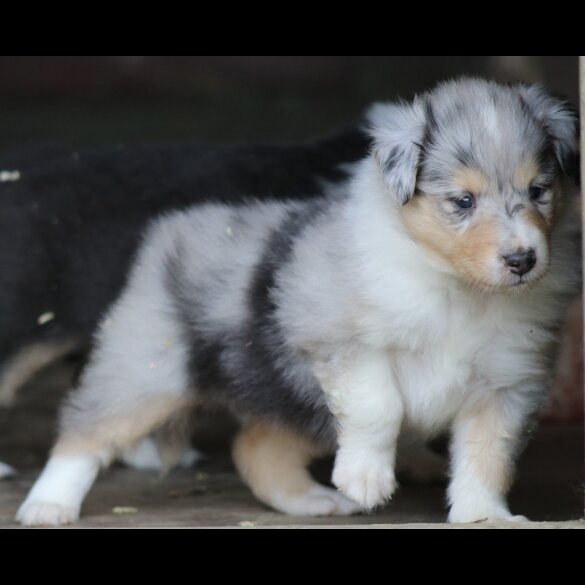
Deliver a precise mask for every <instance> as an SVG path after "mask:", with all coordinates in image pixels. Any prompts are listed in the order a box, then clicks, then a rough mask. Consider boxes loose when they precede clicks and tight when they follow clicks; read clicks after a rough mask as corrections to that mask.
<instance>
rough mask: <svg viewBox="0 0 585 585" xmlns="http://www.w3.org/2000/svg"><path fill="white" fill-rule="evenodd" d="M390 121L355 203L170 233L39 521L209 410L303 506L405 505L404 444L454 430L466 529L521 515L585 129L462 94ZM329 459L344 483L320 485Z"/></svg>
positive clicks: (161, 230)
mask: <svg viewBox="0 0 585 585" xmlns="http://www.w3.org/2000/svg"><path fill="white" fill-rule="evenodd" d="M370 122H371V136H372V138H373V147H372V152H371V155H370V156H368V157H367V158H365V159H364V160H363V161H362V162H360V163H359V164H357V165H356V167H355V168H354V169H353V172H352V177H351V179H350V180H349V181H348V183H347V185H346V187H345V189H339V188H336V189H335V191H334V192H332V193H331V194H330V195H329V196H327V197H325V198H322V199H319V200H313V201H302V202H281V203H260V202H255V201H254V200H250V201H249V202H247V203H243V204H239V205H216V204H205V205H199V206H195V207H193V208H191V209H189V210H187V211H184V212H176V213H172V214H169V215H166V216H164V217H161V218H159V219H158V220H156V221H155V222H154V223H153V224H152V225H151V226H150V228H149V229H148V230H147V232H146V233H145V234H144V241H143V244H142V247H141V249H140V252H139V255H138V257H137V259H136V262H135V264H134V266H133V268H132V270H131V273H130V275H129V278H128V283H127V286H126V288H125V289H124V291H123V292H122V294H121V295H120V297H119V298H118V300H117V301H116V302H115V304H114V305H113V306H112V307H111V309H110V310H109V312H108V315H107V316H106V318H105V319H104V320H103V322H102V324H101V327H100V329H99V332H98V333H97V335H96V339H95V349H94V351H93V354H92V356H91V360H90V363H89V365H88V367H87V368H86V370H85V372H84V374H83V376H82V379H81V381H80V383H79V385H78V387H77V388H76V389H75V390H74V391H73V392H72V394H71V396H70V398H69V400H68V402H67V404H66V405H65V407H64V408H63V410H62V413H61V427H60V434H59V439H58V441H57V444H56V446H55V448H54V450H53V453H52V456H51V459H50V461H49V463H48V464H47V466H46V468H45V470H44V471H43V473H42V475H41V477H40V478H39V480H38V481H37V483H36V484H35V485H34V487H33V488H32V490H31V492H30V494H29V495H28V497H27V499H26V501H25V502H24V503H23V505H22V506H21V508H20V510H19V512H18V516H17V517H18V519H19V520H20V521H21V522H22V523H23V524H26V525H38V524H49V525H51V524H63V523H67V522H72V521H75V520H76V519H77V518H78V517H79V512H80V508H81V504H82V501H83V498H84V496H85V494H86V493H87V491H88V490H89V489H90V487H91V485H92V483H93V481H94V479H95V477H96V476H97V474H98V470H99V468H100V467H101V466H104V465H107V464H108V463H109V462H110V461H111V460H112V458H113V457H115V456H116V455H117V454H118V453H119V452H120V451H121V450H123V449H126V448H128V447H131V446H132V445H133V444H136V443H137V442H138V441H140V440H141V439H142V438H143V437H145V436H146V435H147V434H148V433H151V432H153V431H155V430H156V429H158V428H161V427H165V428H172V425H173V424H175V423H176V424H177V425H179V426H180V425H181V424H182V421H184V420H185V418H186V416H187V415H188V413H189V412H190V411H191V409H192V408H193V407H195V406H198V405H200V404H213V405H220V406H223V407H226V408H228V409H229V410H230V411H231V412H232V413H233V414H234V415H235V416H236V417H237V418H238V419H239V421H240V422H241V424H242V431H241V434H240V436H239V437H238V438H237V439H236V442H235V445H234V460H235V462H236V465H237V467H238V469H239V471H240V473H241V475H242V477H243V478H244V480H245V481H246V482H247V483H248V484H249V485H250V488H251V489H252V491H253V492H254V494H255V495H256V496H257V497H258V498H259V499H261V500H262V501H263V502H265V503H266V504H268V505H270V506H272V507H274V508H276V509H279V510H282V511H284V512H287V513H291V514H314V515H323V514H348V513H353V512H356V511H358V510H360V509H366V510H367V509H371V508H373V507H375V506H377V505H379V504H382V503H383V502H385V501H386V500H388V499H389V498H390V497H391V496H392V495H393V493H394V490H395V488H396V481H395V474H394V468H395V459H396V450H397V443H398V440H399V438H400V439H401V440H404V441H405V442H408V440H409V438H410V437H422V438H423V439H428V438H430V437H432V436H434V435H436V434H437V433H439V432H442V431H445V430H450V431H451V434H452V441H451V470H450V475H451V481H450V486H449V490H448V496H449V505H450V512H449V520H450V521H451V522H474V521H478V520H482V519H495V518H499V519H508V520H517V519H522V517H518V516H513V515H512V513H511V512H510V511H509V509H508V506H507V503H506V497H505V495H506V492H507V490H508V488H509V486H510V483H511V480H512V475H513V468H514V463H515V460H516V457H517V454H518V452H519V450H520V448H521V446H522V443H523V440H524V435H525V430H526V428H527V425H528V423H529V420H530V417H531V415H532V413H533V412H534V411H535V409H536V408H537V407H538V405H539V404H540V403H541V401H542V400H543V397H544V396H545V394H546V390H547V387H548V384H549V379H550V374H551V367H552V356H553V355H554V347H555V344H556V342H557V337H558V328H559V325H560V321H561V318H562V315H563V311H564V309H565V307H566V305H567V299H568V297H569V296H570V295H571V294H574V292H575V290H576V289H577V287H578V285H579V253H578V242H577V229H578V228H577V227H576V223H575V220H576V216H575V213H574V211H573V209H572V206H573V203H574V201H573V200H572V198H574V197H575V187H574V185H572V183H571V181H570V180H569V178H568V177H567V173H568V172H569V169H570V167H571V164H573V163H574V159H575V156H576V120H575V118H574V117H573V115H572V113H571V112H570V110H569V109H568V108H567V107H566V106H565V105H564V104H563V103H562V102H560V101H559V100H556V99H553V98H551V97H549V96H548V95H547V94H546V93H545V92H544V91H543V90H542V89H541V88H539V87H535V86H524V85H516V86H502V85H498V84H495V83H491V82H487V81H483V80H477V79H462V80H458V81H452V82H448V83H444V84H442V85H439V86H438V87H437V88H436V89H434V90H433V91H431V92H429V93H427V94H425V95H422V96H420V97H417V98H416V99H415V100H414V101H413V102H412V103H403V104H386V105H379V106H376V107H375V108H374V109H373V110H372V112H371V115H370ZM327 453H335V454H336V459H335V467H334V471H333V483H334V484H335V485H336V486H337V487H338V488H339V491H335V490H332V489H329V488H326V487H324V486H321V485H319V484H317V483H316V482H315V481H314V480H313V479H312V478H311V477H310V476H309V474H308V472H307V470H306V467H307V466H308V464H309V463H310V461H311V460H312V458H314V457H316V456H319V455H322V454H327Z"/></svg>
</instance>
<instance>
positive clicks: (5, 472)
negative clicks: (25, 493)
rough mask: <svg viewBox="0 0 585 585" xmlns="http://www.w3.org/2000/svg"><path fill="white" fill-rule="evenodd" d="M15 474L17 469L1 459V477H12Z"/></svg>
mask: <svg viewBox="0 0 585 585" xmlns="http://www.w3.org/2000/svg"><path fill="white" fill-rule="evenodd" d="M13 475H16V469H14V467H10V465H6V463H2V462H1V461H0V479H4V478H5V477H12V476H13Z"/></svg>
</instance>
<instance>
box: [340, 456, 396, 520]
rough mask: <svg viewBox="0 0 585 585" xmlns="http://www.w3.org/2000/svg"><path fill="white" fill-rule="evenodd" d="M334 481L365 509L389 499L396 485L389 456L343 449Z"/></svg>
mask: <svg viewBox="0 0 585 585" xmlns="http://www.w3.org/2000/svg"><path fill="white" fill-rule="evenodd" d="M333 483H334V484H335V485H336V486H337V487H338V488H339V489H340V490H341V491H342V492H343V493H344V494H345V495H346V496H347V497H348V498H350V499H351V500H354V501H356V502H358V503H359V504H360V506H362V508H365V509H366V510H371V509H372V508H374V507H376V506H378V505H380V504H383V503H384V502H385V501H386V500H389V499H390V498H391V497H392V494H393V493H394V491H395V490H396V487H397V484H396V478H395V477H394V469H393V466H392V464H391V463H390V457H382V456H380V455H372V454H371V453H366V454H357V453H355V452H348V451H344V450H343V449H341V450H339V451H338V453H337V457H336V458H335V467H334V469H333Z"/></svg>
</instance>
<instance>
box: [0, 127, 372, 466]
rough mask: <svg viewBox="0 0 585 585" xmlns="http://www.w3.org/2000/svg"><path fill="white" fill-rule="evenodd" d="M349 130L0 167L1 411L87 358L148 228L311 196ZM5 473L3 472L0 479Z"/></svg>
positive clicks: (17, 161) (333, 168) (47, 158)
mask: <svg viewBox="0 0 585 585" xmlns="http://www.w3.org/2000/svg"><path fill="white" fill-rule="evenodd" d="M367 148H368V140H367V138H366V135H365V133H362V132H361V131H360V130H357V129H353V128H352V129H348V130H346V131H343V132H340V133H339V134H336V135H334V136H332V137H329V138H325V139H323V140H320V141H315V142H307V143H300V144H297V145H292V146H258V145H256V146H251V145H241V146H211V145H203V144H191V145H148V146H147V145H140V146H127V147H124V146H117V147H104V148H100V149H95V150H88V151H81V152H61V153H52V154H51V153H49V154H47V153H37V154H33V155H28V156H20V157H12V158H10V157H4V158H3V159H2V160H0V171H2V172H1V173H0V202H1V206H2V213H1V214H0V280H1V286H0V298H1V303H2V306H3V308H4V309H3V311H2V312H1V313H0V405H3V406H8V405H10V404H11V403H12V401H13V399H14V397H15V393H16V391H17V390H18V388H19V387H21V386H22V385H23V384H25V383H26V382H27V381H28V380H30V379H31V378H32V377H33V376H34V375H35V374H36V373H37V372H39V371H40V370H41V369H42V368H43V367H45V366H47V365H48V364H50V363H51V362H53V361H55V360H57V359H60V358H63V357H64V356H66V355H68V354H71V353H74V352H84V351H85V350H86V349H87V348H88V346H89V344H90V342H91V335H92V333H93V331H94V329H95V327H96V324H97V322H98V320H99V318H100V316H101V315H102V313H103V311H104V310H105V308H106V307H107V306H108V305H109V304H110V303H111V302H112V301H113V300H114V299H115V298H116V297H117V296H118V294H119V291H120V290H121V288H122V286H123V284H124V282H125V279H126V276H127V273H128V267H129V266H130V263H131V261H132V258H133V256H134V253H135V251H136V249H137V246H138V244H139V241H140V234H141V233H142V232H143V230H144V227H145V226H146V224H147V222H148V221H149V220H150V219H152V218H153V217H155V216H157V215H159V214H160V213H162V212H169V211H173V210H177V209H181V208H184V207H186V206H188V205H190V204H193V203H195V202H201V201H206V200H211V199H213V200H214V201H220V202H228V201H237V200H240V199H242V198H244V197H246V196H249V195H250V194H252V193H253V194H254V196H255V197H256V198H265V199H284V198H289V197H295V198H304V197H315V196H317V195H319V194H320V193H321V192H322V191H323V188H324V185H325V184H328V183H331V182H335V181H339V180H342V179H344V178H345V176H346V173H345V172H344V170H343V165H344V164H347V163H351V162H354V161H357V160H358V159H360V158H361V157H363V155H364V154H365V153H366V152H367ZM10 472H11V469H10V468H9V467H8V466H0V477H2V476H3V475H8V474H9V473H10Z"/></svg>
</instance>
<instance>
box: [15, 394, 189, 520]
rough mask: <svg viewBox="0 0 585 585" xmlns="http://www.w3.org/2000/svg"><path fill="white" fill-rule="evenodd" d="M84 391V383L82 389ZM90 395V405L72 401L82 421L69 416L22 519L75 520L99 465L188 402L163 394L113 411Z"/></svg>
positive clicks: (125, 404)
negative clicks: (105, 413) (83, 407)
mask: <svg viewBox="0 0 585 585" xmlns="http://www.w3.org/2000/svg"><path fill="white" fill-rule="evenodd" d="M84 392H87V391H86V388H84V387H82V388H81V389H80V391H78V394H79V393H84ZM92 394H93V396H92V397H91V401H88V402H87V404H91V409H88V410H86V411H82V412H80V411H79V410H77V409H78V408H79V405H80V403H81V401H79V400H78V401H76V402H77V404H76V405H70V407H71V408H74V409H76V412H75V414H74V415H73V416H72V418H75V419H77V420H80V419H81V420H82V421H83V425H81V424H80V425H79V426H77V425H75V424H69V423H68V421H67V418H66V419H65V424H64V428H63V430H62V431H61V434H60V437H59V439H58V441H57V444H56V445H55V447H54V448H53V451H52V454H51V458H50V459H49V462H48V463H47V465H46V466H45V469H44V470H43V472H42V474H41V476H40V477H39V479H38V480H37V481H36V483H35V484H34V486H33V488H32V490H31V491H30V493H29V495H28V497H27V498H26V500H25V502H24V503H23V504H22V506H21V507H20V509H19V511H18V514H17V520H18V521H19V522H21V523H22V524H25V525H28V526H34V525H60V524H68V523H70V522H74V521H75V520H77V519H78V518H79V511H80V508H81V504H82V502H83V499H84V498H85V496H86V494H87V492H88V491H89V489H90V488H91V486H92V485H93V482H94V481H95V479H96V477H97V474H98V471H99V469H100V467H102V466H105V465H107V464H108V463H109V462H110V461H111V460H112V458H113V457H114V456H115V455H116V454H117V453H118V452H120V451H121V450H123V449H125V448H128V447H129V446H130V445H132V444H135V443H136V442H137V441H139V440H140V439H141V438H143V437H144V436H146V435H147V434H149V433H150V432H152V431H153V429H155V428H157V427H159V426H160V425H162V424H165V423H167V422H168V421H169V420H171V419H172V418H173V417H175V416H176V415H177V414H179V413H180V414H182V412H183V411H184V410H185V409H186V408H189V406H190V401H189V400H188V398H187V397H186V396H172V395H167V396H164V395H159V396H153V397H149V398H146V397H142V400H141V402H138V403H136V402H135V403H134V404H131V401H125V402H124V403H123V404H121V405H120V404H118V405H116V406H117V409H118V411H117V413H115V414H114V413H113V412H112V411H111V407H112V405H111V404H107V405H103V404H99V396H98V395H97V393H92ZM102 407H104V408H107V409H109V410H110V412H109V414H108V416H103V409H102ZM69 415H70V416H71V413H69Z"/></svg>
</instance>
